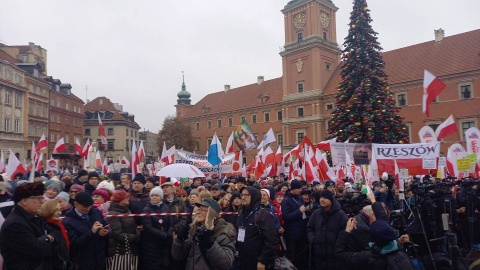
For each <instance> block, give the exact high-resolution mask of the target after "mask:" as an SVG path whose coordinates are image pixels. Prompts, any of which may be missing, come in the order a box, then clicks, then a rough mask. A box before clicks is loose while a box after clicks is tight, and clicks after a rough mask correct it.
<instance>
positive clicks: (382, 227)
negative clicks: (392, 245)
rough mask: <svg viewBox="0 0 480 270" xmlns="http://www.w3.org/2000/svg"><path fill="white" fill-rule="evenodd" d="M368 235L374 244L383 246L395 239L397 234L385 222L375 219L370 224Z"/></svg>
mask: <svg viewBox="0 0 480 270" xmlns="http://www.w3.org/2000/svg"><path fill="white" fill-rule="evenodd" d="M370 236H371V237H372V241H373V242H374V243H375V245H377V246H379V247H384V246H385V245H386V244H388V243H389V242H391V241H393V240H396V239H397V234H396V233H395V231H394V230H393V228H392V226H390V225H389V224H388V223H387V222H385V221H383V220H376V221H374V222H373V223H372V225H370Z"/></svg>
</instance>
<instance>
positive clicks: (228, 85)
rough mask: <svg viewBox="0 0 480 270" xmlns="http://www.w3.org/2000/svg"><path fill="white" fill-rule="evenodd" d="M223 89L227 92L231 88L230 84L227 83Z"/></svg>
mask: <svg viewBox="0 0 480 270" xmlns="http://www.w3.org/2000/svg"><path fill="white" fill-rule="evenodd" d="M223 90H224V91H225V92H227V91H228V90H230V84H225V85H224V86H223Z"/></svg>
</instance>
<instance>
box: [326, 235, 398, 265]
mask: <svg viewBox="0 0 480 270" xmlns="http://www.w3.org/2000/svg"><path fill="white" fill-rule="evenodd" d="M349 237H350V234H349V233H348V232H346V231H345V230H342V231H341V232H340V233H339V235H338V239H337V242H336V244H335V254H336V258H337V260H339V261H342V262H343V263H345V264H346V266H348V267H350V268H351V269H370V270H387V269H388V264H387V257H386V256H388V254H393V253H394V252H399V247H398V243H397V241H392V242H391V244H388V245H387V246H385V247H383V248H379V247H377V246H375V245H374V246H372V248H371V249H369V250H364V251H360V252H353V251H349V247H348V238H349Z"/></svg>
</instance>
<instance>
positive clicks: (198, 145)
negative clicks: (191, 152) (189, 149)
mask: <svg viewBox="0 0 480 270" xmlns="http://www.w3.org/2000/svg"><path fill="white" fill-rule="evenodd" d="M195 149H196V150H197V151H198V150H200V140H199V139H197V145H196V148H195Z"/></svg>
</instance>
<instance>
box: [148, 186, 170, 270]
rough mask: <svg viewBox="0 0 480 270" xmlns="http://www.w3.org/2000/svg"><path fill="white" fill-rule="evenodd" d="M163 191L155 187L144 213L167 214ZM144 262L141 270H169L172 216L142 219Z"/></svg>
mask: <svg viewBox="0 0 480 270" xmlns="http://www.w3.org/2000/svg"><path fill="white" fill-rule="evenodd" d="M162 200H163V190H162V188H160V187H154V188H153V189H152V190H151V191H150V201H149V202H148V203H147V206H145V208H144V209H143V213H167V212H169V211H168V206H167V205H165V204H164V203H162ZM142 223H143V231H142V241H141V246H142V255H143V257H142V258H141V259H140V260H141V261H142V263H141V266H140V269H144V270H149V269H152V270H156V269H169V266H170V249H171V245H172V232H173V220H172V218H171V217H170V216H154V215H152V216H147V217H143V218H142Z"/></svg>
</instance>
